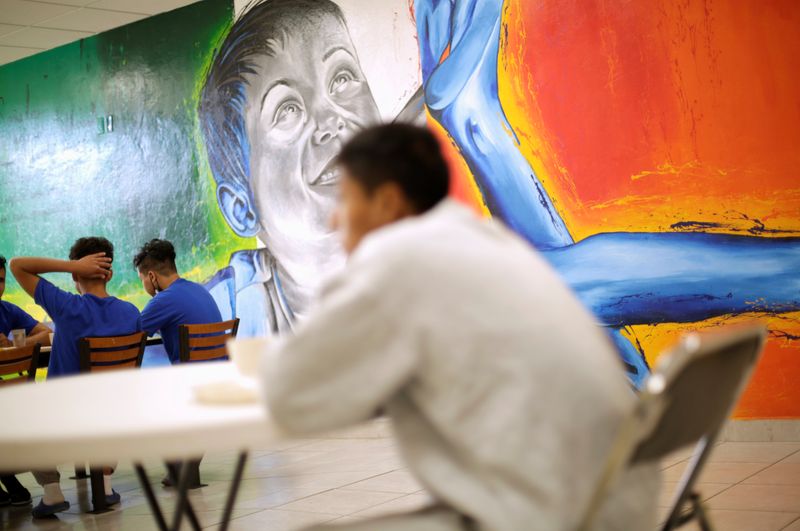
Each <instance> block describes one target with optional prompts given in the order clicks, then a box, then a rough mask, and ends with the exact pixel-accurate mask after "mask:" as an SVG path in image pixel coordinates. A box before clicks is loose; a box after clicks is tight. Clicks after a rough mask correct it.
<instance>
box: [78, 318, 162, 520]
mask: <svg viewBox="0 0 800 531" xmlns="http://www.w3.org/2000/svg"><path fill="white" fill-rule="evenodd" d="M137 336H138V337H137ZM146 344H147V334H146V333H145V332H135V333H133V334H128V335H124V336H105V337H94V336H92V337H82V338H80V339H78V356H79V367H80V372H81V373H90V374H91V373H97V372H104V371H108V370H123V369H128V368H130V367H129V366H128V365H129V364H130V362H131V361H133V362H134V367H135V368H137V369H138V368H139V367H141V366H142V359H143V358H144V349H145V346H146ZM112 349H113V350H112ZM96 350H100V352H95V351H96ZM134 350H135V351H136V355H135V356H133V357H128V358H126V359H124V360H122V361H118V360H114V359H103V358H114V357H115V356H118V355H120V354H121V353H131V352H132V351H134ZM93 354H99V355H100V356H99V357H100V358H101V359H100V360H98V361H100V362H105V363H106V364H105V365H97V364H96V363H95V361H96V360H95V359H94V356H93ZM104 354H105V356H103V355H104ZM85 467H86V465H85V464H81V463H76V464H75V476H74V478H75V479H85V478H86V476H87V474H86V468H85ZM88 476H89V481H90V484H91V487H92V509H93V510H92V513H94V514H100V513H104V512H107V511H110V509H109V508H108V504H107V503H106V498H105V487H104V486H103V468H102V467H95V466H91V464H90V465H89V474H88Z"/></svg>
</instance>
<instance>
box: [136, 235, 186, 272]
mask: <svg viewBox="0 0 800 531" xmlns="http://www.w3.org/2000/svg"><path fill="white" fill-rule="evenodd" d="M133 267H135V268H136V269H137V270H138V271H139V272H141V273H146V272H148V271H153V272H155V273H158V274H161V275H168V274H170V273H177V272H178V268H177V267H176V266H175V247H174V246H173V245H172V243H171V242H169V241H167V240H159V239H154V240H150V241H149V242H147V243H146V244H144V245H143V246H142V248H141V249H140V250H139V252H138V253H137V254H136V256H134V257H133Z"/></svg>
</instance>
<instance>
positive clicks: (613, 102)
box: [417, 0, 800, 418]
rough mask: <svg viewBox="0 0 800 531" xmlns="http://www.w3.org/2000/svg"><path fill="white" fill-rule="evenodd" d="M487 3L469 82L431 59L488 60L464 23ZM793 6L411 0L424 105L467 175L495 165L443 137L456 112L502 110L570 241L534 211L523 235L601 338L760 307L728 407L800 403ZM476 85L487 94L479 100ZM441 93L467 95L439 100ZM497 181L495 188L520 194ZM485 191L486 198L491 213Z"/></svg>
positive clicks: (754, 413) (779, 412) (770, 412)
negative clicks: (737, 396) (739, 390)
mask: <svg viewBox="0 0 800 531" xmlns="http://www.w3.org/2000/svg"><path fill="white" fill-rule="evenodd" d="M489 4H494V5H495V6H496V8H498V9H499V8H500V7H503V9H502V11H503V12H502V25H501V29H500V31H499V32H498V34H499V52H498V54H497V58H498V62H497V78H496V85H493V83H492V82H493V81H494V80H493V79H491V78H488V81H487V82H484V83H483V85H482V89H483V92H482V94H481V95H480V97H478V98H475V95H474V94H467V92H468V90H467V89H466V87H468V86H469V83H470V80H474V79H475V78H477V77H479V76H478V75H475V76H471V77H470V80H465V81H460V78H459V76H460V74H459V73H458V71H455V73H454V71H453V70H449V71H448V68H447V65H446V63H447V61H449V60H450V59H451V58H452V57H453V56H458V55H460V56H461V57H464V56H465V55H466V56H468V57H469V58H470V59H468V60H472V61H473V62H481V63H484V64H485V63H489V62H491V60H492V58H493V56H492V52H493V50H492V48H491V45H492V43H491V42H487V41H486V38H485V37H484V38H483V39H481V38H476V35H477V34H478V33H479V32H478V31H476V30H475V29H474V28H471V26H475V25H482V26H483V27H484V28H485V31H486V32H487V34H488V33H490V28H492V27H495V25H496V24H497V22H496V18H494V15H495V13H491V12H490V11H491V10H489V9H487V5H489ZM799 15H800V9H798V6H797V5H796V4H794V3H791V2H788V1H785V2H770V3H765V4H764V5H763V6H762V5H759V6H748V5H747V4H746V3H732V2H711V1H709V2H700V1H697V2H694V1H693V2H681V3H675V2H666V1H665V2H653V3H630V2H618V1H605V2H603V1H594V2H581V3H577V2H567V3H564V2H552V1H531V2H527V1H520V0H510V1H509V2H507V3H506V4H505V5H504V6H501V3H500V2H488V3H476V2H470V1H460V2H455V3H454V4H450V3H446V2H435V1H433V2H427V1H425V2H417V16H418V27H419V28H420V41H421V46H422V48H423V52H422V61H423V73H425V72H426V68H425V60H426V52H428V53H427V55H428V56H429V63H430V68H429V70H428V72H429V75H428V76H427V77H426V97H427V96H428V95H429V94H428V88H429V83H430V85H431V87H430V88H431V96H432V98H431V99H430V100H429V103H432V104H433V107H434V117H435V118H436V119H437V120H438V121H439V122H440V123H442V125H443V126H444V128H445V129H446V130H447V131H448V132H450V133H451V134H452V135H453V136H454V138H455V139H456V143H457V144H458V146H459V148H460V151H461V152H462V153H463V155H464V156H465V158H466V160H467V164H468V165H469V167H470V170H471V171H472V173H473V175H474V176H475V180H476V181H477V182H478V183H479V186H480V187H481V189H482V190H483V191H484V193H486V190H487V183H489V185H488V186H489V188H490V187H491V185H492V184H493V182H494V183H496V182H497V181H496V179H495V177H494V175H493V174H492V173H487V172H486V171H485V170H484V169H483V168H482V166H481V164H479V163H478V164H476V163H475V162H476V161H479V160H480V158H481V157H482V156H484V155H485V148H486V146H476V145H471V144H470V140H469V138H468V137H463V138H459V135H460V133H459V131H460V130H461V129H460V128H461V127H462V125H461V124H464V123H469V124H472V125H473V126H474V125H477V126H478V127H479V128H480V127H484V126H483V125H482V123H481V119H480V118H477V119H476V118H475V117H474V115H475V114H479V113H481V112H485V113H486V114H487V115H489V116H494V118H495V120H496V122H497V123H502V122H505V121H507V123H508V124H510V131H509V132H508V135H509V136H510V137H511V138H512V139H515V140H518V144H517V149H518V150H519V151H520V152H521V153H522V154H523V155H524V157H525V159H526V160H527V162H528V164H529V167H530V169H531V170H532V174H533V175H535V177H536V180H537V181H538V182H539V183H541V184H542V185H543V188H544V190H545V192H546V194H547V196H548V198H549V199H550V200H551V201H552V204H553V205H555V211H556V212H557V213H558V216H559V217H560V218H561V219H563V220H564V222H565V224H566V226H567V228H568V230H569V233H570V235H571V236H572V237H573V238H574V239H575V241H577V242H579V243H578V244H576V245H570V246H567V247H564V248H563V249H558V250H554V251H553V252H550V251H547V249H548V248H551V247H552V244H551V243H549V240H547V239H546V238H545V239H544V240H542V239H540V238H541V231H539V230H538V229H537V230H534V231H533V233H532V234H533V236H532V237H531V236H528V238H529V240H531V241H532V243H534V244H536V245H537V246H539V247H540V248H541V249H543V250H545V251H546V255H548V258H549V259H550V260H551V261H552V262H554V264H555V265H556V266H557V267H559V269H560V270H561V271H562V272H563V273H564V274H565V277H566V278H567V280H568V281H569V282H570V284H572V285H573V286H574V287H575V288H576V289H578V291H579V293H580V295H581V297H582V299H583V300H584V301H585V302H587V304H588V305H589V306H590V308H592V310H593V311H594V312H595V313H596V314H597V315H598V316H599V318H600V319H601V321H602V322H605V323H607V324H609V325H612V324H614V323H616V325H617V326H620V325H621V328H620V332H619V333H620V334H621V336H619V338H620V339H621V340H622V341H619V340H618V341H617V344H618V345H620V346H621V347H625V346H626V345H635V346H636V348H637V350H642V351H643V352H644V354H645V356H646V358H647V360H648V362H650V363H652V362H653V361H654V360H655V359H656V357H657V353H658V352H659V351H660V350H661V349H662V348H663V347H665V346H667V345H668V344H669V343H670V342H671V341H674V339H675V338H676V337H677V333H678V332H680V331H682V330H687V329H696V328H705V327H708V326H711V325H713V324H717V323H720V322H728V321H737V320H741V319H745V318H752V317H758V318H760V319H763V320H765V321H766V322H767V323H768V324H769V325H770V328H771V335H772V338H771V340H770V343H769V345H768V347H767V351H766V354H765V357H764V359H763V361H762V363H761V365H760V367H759V369H758V371H757V373H756V376H755V378H754V381H753V383H752V385H751V386H750V389H749V390H748V392H747V394H746V396H745V397H744V399H743V401H742V403H741V405H740V407H739V410H738V412H737V415H738V416H740V417H743V418H770V417H771V418H797V417H800V388H798V386H797V385H796V382H797V381H798V378H799V377H800V348H799V347H798V340H797V338H798V336H800V333H798V332H800V326H798V319H797V317H798V313H796V310H797V309H798V307H800V306H798V302H799V301H798V276H797V273H796V272H797V271H798V270H799V269H800V267H798V243H800V241H798V240H797V238H796V236H797V235H798V234H799V232H798V231H799V230H800V216H798V213H799V212H800V180H798V179H797V177H796V171H797V170H796V168H797V167H798V162H800V156H799V155H798V152H797V150H796V149H795V148H794V146H796V145H797V144H798V140H800V129H799V128H798V127H797V125H796V124H797V123H798V117H800V116H798V114H799V113H800V106H798V104H797V101H798V100H797V97H796V95H797V94H798V92H799V91H798V79H797V75H796V72H797V71H800V68H799V67H800V64H798V61H800V60H799V59H798V57H800V55H799V54H798V53H797V52H798V48H799V44H800V40H798V38H797V36H796V35H797V34H796V31H795V28H796V27H797V25H798V18H800V17H799ZM420 18H422V19H423V24H421V25H420V24H419V22H420V20H419V19H420ZM439 21H446V22H445V23H442V22H439ZM445 48H447V53H446V55H445V54H444V53H443V52H444V50H445ZM463 64H464V62H463V60H462V66H463ZM467 64H471V65H472V64H473V63H469V62H467ZM477 70H478V69H477V68H473V69H470V68H467V69H465V71H466V72H473V71H477ZM490 70H492V69H490ZM437 73H438V79H437ZM462 74H463V72H462ZM447 84H450V85H458V86H460V87H462V90H460V91H453V87H452V86H451V87H447V90H449V91H450V93H452V94H453V95H454V96H453V97H451V100H450V101H449V102H446V104H444V105H442V104H441V103H440V99H441V95H442V94H446V91H445V90H443V89H442V88H441V87H439V86H436V85H447ZM493 91H496V93H497V95H498V96H499V99H500V102H501V104H500V105H499V106H497V105H495V104H494V103H492V104H491V105H490V106H485V105H484V104H483V103H482V102H483V101H485V100H486V99H487V94H489V95H490V96H491V93H492V92H493ZM488 99H491V98H488ZM459 100H460V101H459ZM447 105H452V106H455V107H458V106H461V107H462V108H464V107H470V106H471V107H472V109H470V110H469V111H468V112H467V113H464V115H462V117H460V118H459V117H458V116H455V118H454V114H455V115H457V114H458V113H448V112H447V110H446V107H447ZM437 108H438V109H445V112H442V111H441V110H440V111H438V112H437V111H436V109H437ZM497 109H501V110H502V111H501V112H502V113H501V114H500V113H498V111H497ZM470 134H472V135H473V136H474V133H470ZM494 142H495V144H496V143H497V142H498V140H497V139H496V138H494ZM522 177H524V175H520V178H522ZM503 178H504V179H507V178H508V176H507V175H505V176H504V177H503ZM490 193H493V194H494V195H495V196H497V195H498V193H497V192H496V191H495V192H491V191H490ZM503 193H504V192H501V193H500V196H501V198H500V202H505V203H506V204H507V205H508V204H513V203H514V202H515V201H518V199H519V196H517V195H516V194H513V193H512V194H511V195H512V196H514V197H512V198H510V199H505V198H502V194H503ZM497 201H498V200H497V199H496V198H495V199H493V201H490V202H489V208H490V210H491V211H492V213H493V214H494V215H499V216H500V217H501V218H503V219H506V220H507V216H508V215H507V213H506V212H504V211H503V209H497V208H494V207H495V203H496V202H497ZM518 208H519V203H517V206H516V207H514V209H515V212H516V214H517V216H520V215H523V214H524V213H525V212H518V211H516V209H518ZM526 208H538V207H537V206H536V205H535V204H531V205H529V206H528V207H526ZM511 225H512V226H514V223H513V222H512V223H511ZM665 232H703V233H727V234H738V235H747V236H750V237H749V238H741V239H730V237H727V236H724V235H722V234H716V235H715V234H697V235H692V234H665ZM521 233H522V234H523V235H529V234H531V233H530V232H526V231H521ZM590 236H593V237H592V238H589V239H588V240H587V237H590ZM756 236H758V237H756ZM772 237H788V238H781V239H780V240H771V239H770V238H772ZM693 247H695V248H696V249H695V250H696V252H694V253H692V248H693ZM748 277H749V278H748ZM626 280H627V282H626ZM693 284H694V285H695V286H696V287H693ZM737 299H738V302H737ZM698 321H699V322H698ZM671 323H686V324H671Z"/></svg>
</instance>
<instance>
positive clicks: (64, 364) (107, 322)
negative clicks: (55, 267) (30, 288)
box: [33, 278, 142, 378]
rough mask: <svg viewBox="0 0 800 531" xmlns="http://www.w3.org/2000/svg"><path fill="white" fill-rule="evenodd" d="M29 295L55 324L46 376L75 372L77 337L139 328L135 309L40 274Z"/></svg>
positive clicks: (121, 332)
mask: <svg viewBox="0 0 800 531" xmlns="http://www.w3.org/2000/svg"><path fill="white" fill-rule="evenodd" d="M33 299H34V300H35V301H36V304H38V305H39V306H41V307H42V308H44V309H45V311H46V312H47V313H48V315H50V318H51V319H52V320H53V322H54V323H55V325H56V333H55V336H54V337H53V350H52V352H51V353H50V366H49V367H48V368H47V377H48V378H49V377H51V376H66V375H68V374H77V373H78V372H79V370H80V358H79V355H78V340H79V339H80V338H82V337H104V336H124V335H128V334H133V333H134V332H139V331H140V330H141V329H142V327H141V318H140V316H139V309H138V308H136V306H134V305H133V304H131V303H129V302H125V301H123V300H120V299H118V298H116V297H105V298H100V297H97V296H95V295H76V294H74V293H68V292H66V291H64V290H61V289H59V288H57V287H55V286H54V285H53V284H51V283H50V282H48V281H47V280H45V279H43V278H40V279H39V284H37V285H36V292H35V293H34V297H33Z"/></svg>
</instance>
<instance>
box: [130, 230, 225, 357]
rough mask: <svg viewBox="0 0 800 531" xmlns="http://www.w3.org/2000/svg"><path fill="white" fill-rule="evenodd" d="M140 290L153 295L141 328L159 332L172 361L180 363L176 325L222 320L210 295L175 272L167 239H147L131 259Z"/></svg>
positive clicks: (143, 316)
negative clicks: (142, 288)
mask: <svg viewBox="0 0 800 531" xmlns="http://www.w3.org/2000/svg"><path fill="white" fill-rule="evenodd" d="M133 266H134V267H135V268H136V270H137V271H138V272H139V278H140V279H141V281H142V286H143V287H144V290H145V291H146V292H147V293H148V295H150V296H151V297H153V300H151V301H150V302H148V303H147V306H145V308H144V310H142V330H144V331H145V332H147V334H148V335H153V334H155V333H156V332H158V331H160V332H161V337H162V338H163V339H164V350H166V351H167V354H168V355H169V361H170V362H171V363H173V364H175V363H179V362H180V337H179V334H178V327H179V326H180V325H185V324H208V323H218V322H220V321H222V316H221V315H220V313H219V308H217V304H216V302H214V298H213V297H212V296H211V294H209V293H208V291H207V290H206V289H205V288H204V287H203V286H201V285H200V284H197V283H195V282H191V281H189V280H186V279H184V278H181V276H180V275H179V274H178V268H177V267H176V266H175V247H173V245H172V243H170V242H168V241H167V240H158V239H156V240H150V241H149V242H147V243H146V244H144V245H143V246H142V248H141V250H140V251H139V253H138V254H137V255H136V256H135V257H134V258H133Z"/></svg>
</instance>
